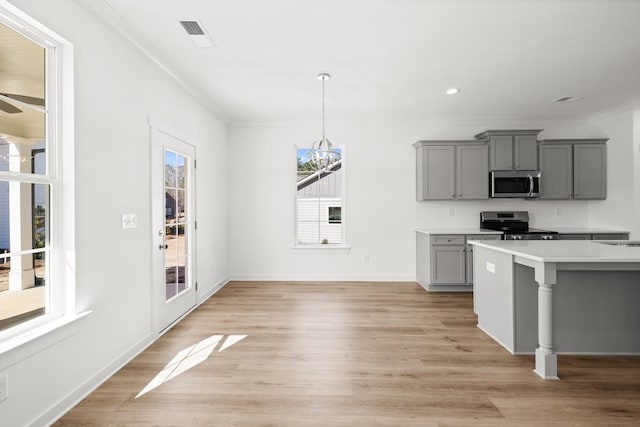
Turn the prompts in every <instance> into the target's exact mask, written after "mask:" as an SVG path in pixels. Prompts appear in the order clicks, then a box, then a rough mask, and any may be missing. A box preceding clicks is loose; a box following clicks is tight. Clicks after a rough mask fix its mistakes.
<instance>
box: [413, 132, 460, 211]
mask: <svg viewBox="0 0 640 427" xmlns="http://www.w3.org/2000/svg"><path fill="white" fill-rule="evenodd" d="M416 158H417V161H418V164H417V182H416V184H417V190H418V194H417V198H418V200H453V199H455V198H456V175H455V170H456V169H455V161H456V157H455V146H453V145H450V146H442V145H431V146H422V147H419V148H418V150H417V156H416Z"/></svg>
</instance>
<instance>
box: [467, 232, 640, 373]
mask: <svg viewBox="0 0 640 427" xmlns="http://www.w3.org/2000/svg"><path fill="white" fill-rule="evenodd" d="M469 243H470V244H471V245H473V246H474V248H475V250H474V309H475V311H476V313H477V314H478V327H480V328H481V329H482V330H483V331H484V332H485V333H487V334H488V335H489V336H491V337H492V338H493V339H494V340H496V341H497V342H498V343H500V344H501V345H502V346H503V347H505V348H506V349H507V350H508V351H510V352H511V353H513V354H530V353H534V352H535V373H536V374H538V375H539V376H540V377H542V378H544V379H558V374H557V354H558V353H561V354H598V355H614V354H615V355H631V354H632V355H640V309H639V307H640V244H639V243H637V242H630V241H617V242H616V241H597V242H596V241H539V240H537V241H531V240H530V241H501V240H500V241H471V242H469Z"/></svg>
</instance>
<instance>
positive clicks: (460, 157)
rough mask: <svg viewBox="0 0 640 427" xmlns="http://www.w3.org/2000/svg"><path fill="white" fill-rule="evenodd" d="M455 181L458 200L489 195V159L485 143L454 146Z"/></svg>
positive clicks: (483, 197)
mask: <svg viewBox="0 0 640 427" xmlns="http://www.w3.org/2000/svg"><path fill="white" fill-rule="evenodd" d="M456 166H457V169H456V171H457V173H456V183H457V186H456V188H457V190H458V193H457V196H456V198H458V199H460V200H464V199H467V200H473V199H487V198H488V197H489V178H488V177H489V161H488V152H487V146H486V145H460V146H457V147H456Z"/></svg>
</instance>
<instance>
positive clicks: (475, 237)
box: [467, 234, 502, 242]
mask: <svg viewBox="0 0 640 427" xmlns="http://www.w3.org/2000/svg"><path fill="white" fill-rule="evenodd" d="M500 239H502V235H501V234H469V235H467V242H468V241H469V240H500Z"/></svg>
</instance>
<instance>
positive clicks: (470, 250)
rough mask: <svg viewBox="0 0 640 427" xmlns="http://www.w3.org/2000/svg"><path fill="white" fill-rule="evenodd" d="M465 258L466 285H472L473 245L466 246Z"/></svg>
mask: <svg viewBox="0 0 640 427" xmlns="http://www.w3.org/2000/svg"><path fill="white" fill-rule="evenodd" d="M465 253H466V256H467V257H466V258H467V284H471V283H473V245H467V246H466V251H465Z"/></svg>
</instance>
